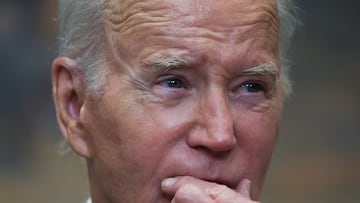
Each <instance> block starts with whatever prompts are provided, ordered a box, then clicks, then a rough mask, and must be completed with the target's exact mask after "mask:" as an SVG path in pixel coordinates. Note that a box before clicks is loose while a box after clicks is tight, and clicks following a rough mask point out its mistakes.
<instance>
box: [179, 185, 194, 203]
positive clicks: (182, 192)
mask: <svg viewBox="0 0 360 203" xmlns="http://www.w3.org/2000/svg"><path fill="white" fill-rule="evenodd" d="M195 189H196V188H195V186H193V185H190V184H185V185H183V186H181V187H180V188H179V189H178V191H177V192H176V193H175V196H174V199H175V200H176V201H178V202H186V201H188V200H191V196H192V193H193V192H194V191H195Z"/></svg>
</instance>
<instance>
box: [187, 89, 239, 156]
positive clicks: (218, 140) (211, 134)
mask: <svg viewBox="0 0 360 203" xmlns="http://www.w3.org/2000/svg"><path fill="white" fill-rule="evenodd" d="M199 100H200V101H199V105H198V108H197V111H196V112H195V119H196V121H195V123H196V124H194V127H193V128H192V130H191V131H190V133H189V135H188V137H187V143H188V145H189V146H190V147H193V148H206V149H208V150H210V151H212V152H224V151H230V150H231V149H232V148H233V147H234V146H235V145H236V137H235V134H234V120H233V116H232V115H231V111H230V108H229V104H228V101H227V97H226V96H225V94H224V93H222V91H220V90H219V89H215V90H212V91H211V92H210V93H209V94H207V96H205V97H202V98H201V99H199Z"/></svg>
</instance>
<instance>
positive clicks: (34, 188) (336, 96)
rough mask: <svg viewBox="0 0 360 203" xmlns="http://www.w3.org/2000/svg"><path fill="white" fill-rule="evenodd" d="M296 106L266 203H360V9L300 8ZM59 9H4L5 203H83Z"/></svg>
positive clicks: (0, 137) (0, 134)
mask: <svg viewBox="0 0 360 203" xmlns="http://www.w3.org/2000/svg"><path fill="white" fill-rule="evenodd" d="M298 6H299V7H300V8H301V10H300V12H299V15H300V17H301V19H302V22H303V26H302V27H301V28H300V29H299V30H298V32H297V34H296V36H295V39H294V43H293V46H292V47H293V48H292V50H291V52H290V54H291V56H292V59H293V62H294V66H293V68H292V70H291V78H292V80H293V82H294V94H293V95H292V96H291V98H290V99H289V101H288V102H287V104H286V108H285V112H284V118H283V123H282V128H281V135H280V137H279V144H278V146H277V149H276V151H275V154H274V158H273V162H272V164H271V167H270V170H269V174H268V178H267V181H266V183H265V188H264V193H263V196H262V201H263V202H266V203H318V202H321V203H322V202H326V203H339V202H344V203H359V202H360V88H359V79H358V78H359V77H360V1H358V0H352V1H351V0H345V1H338V0H336V1H335V0H327V1H324V0H319V1H301V2H300V1H299V2H298ZM56 10H57V8H56V1H55V0H1V1H0V78H1V80H0V91H1V97H0V202H9V203H10V202H11V203H23V202H30V203H32V202H34V203H47V202H52V203H57V202H59V203H60V202H62V203H63V202H74V203H75V202H83V201H84V200H85V199H86V197H87V196H88V186H87V180H86V171H85V164H84V162H83V161H81V160H80V159H79V158H77V157H75V156H72V155H62V154H61V153H60V152H59V151H60V150H59V149H60V147H59V145H58V144H59V142H60V140H61V136H60V133H59V130H58V128H57V124H56V120H55V113H54V108H53V104H52V98H51V81H50V67H51V63H52V60H53V59H54V57H55V56H56V54H57V46H56V33H57V25H56Z"/></svg>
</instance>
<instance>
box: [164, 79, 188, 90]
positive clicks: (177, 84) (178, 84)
mask: <svg viewBox="0 0 360 203" xmlns="http://www.w3.org/2000/svg"><path fill="white" fill-rule="evenodd" d="M158 85H161V86H163V87H168V88H186V87H185V84H184V82H183V81H182V80H181V79H179V78H176V77H172V78H166V79H164V80H162V81H161V82H159V83H158Z"/></svg>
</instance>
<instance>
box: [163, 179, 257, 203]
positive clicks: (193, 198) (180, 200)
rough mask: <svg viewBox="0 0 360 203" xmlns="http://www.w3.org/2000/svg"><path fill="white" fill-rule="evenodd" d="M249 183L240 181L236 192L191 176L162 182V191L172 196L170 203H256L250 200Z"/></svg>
mask: <svg viewBox="0 0 360 203" xmlns="http://www.w3.org/2000/svg"><path fill="white" fill-rule="evenodd" d="M250 184H251V183H250V181H249V180H248V179H244V180H242V181H241V182H240V183H239V184H238V186H237V188H236V190H232V189H230V188H228V187H227V186H225V185H220V184H217V183H213V182H207V181H204V180H200V179H197V178H194V177H191V176H179V177H175V178H168V179H165V180H163V181H162V183H161V189H162V191H163V192H164V193H165V194H167V195H169V196H172V197H173V198H172V201H171V203H190V202H192V203H256V202H255V201H252V200H251V199H250Z"/></svg>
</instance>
